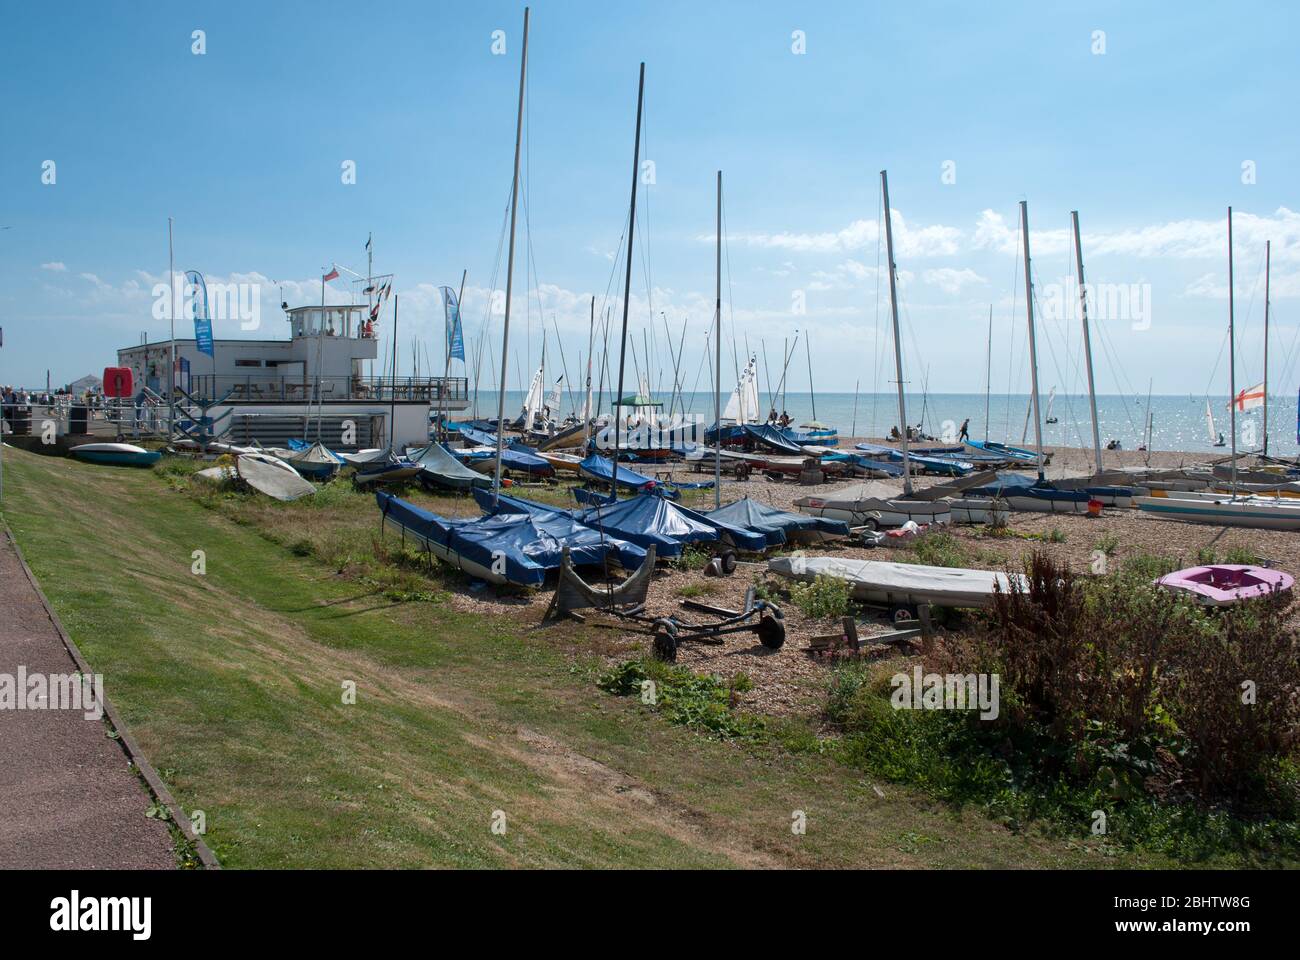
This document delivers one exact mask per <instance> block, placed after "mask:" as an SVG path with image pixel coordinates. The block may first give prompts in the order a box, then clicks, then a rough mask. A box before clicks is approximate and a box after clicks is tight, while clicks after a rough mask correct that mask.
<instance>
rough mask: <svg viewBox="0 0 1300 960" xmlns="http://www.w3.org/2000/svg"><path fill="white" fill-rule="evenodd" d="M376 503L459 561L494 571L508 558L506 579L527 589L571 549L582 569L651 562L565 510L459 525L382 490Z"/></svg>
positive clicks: (509, 515)
mask: <svg viewBox="0 0 1300 960" xmlns="http://www.w3.org/2000/svg"><path fill="white" fill-rule="evenodd" d="M476 492H477V491H476ZM375 501H376V502H377V503H378V505H379V509H380V510H381V511H382V512H383V514H384V517H385V518H387V519H390V520H393V521H394V522H396V523H398V524H399V525H400V526H402V527H403V528H405V529H407V530H409V531H410V532H411V534H412V535H413V536H416V537H421V538H423V539H426V540H428V541H430V542H431V543H436V544H438V545H439V546H441V547H444V548H445V549H447V550H448V551H450V552H451V553H453V554H455V555H457V556H462V557H464V558H465V559H467V560H471V561H473V562H474V563H477V564H479V565H480V566H483V567H487V568H489V569H490V568H491V567H492V564H493V561H494V560H495V559H496V557H497V556H498V555H499V556H501V557H503V558H504V559H505V565H506V569H505V574H504V576H505V578H506V579H507V580H509V581H510V582H511V583H517V584H520V585H521V586H537V585H538V584H540V583H542V582H543V581H544V580H545V579H546V574H547V572H548V571H550V570H558V569H559V568H560V555H561V551H562V549H563V548H564V547H566V546H567V547H568V548H569V555H570V556H571V557H572V558H573V562H574V563H575V564H578V565H582V564H598V563H603V562H604V561H605V560H606V559H616V560H618V562H619V563H620V564H622V565H623V566H624V567H627V568H629V569H633V568H635V567H636V566H638V565H639V564H640V563H641V562H642V561H643V560H644V559H645V551H644V550H642V549H641V548H640V547H638V546H636V545H635V544H632V543H628V542H626V541H624V540H620V539H618V538H616V537H612V536H608V535H606V536H603V537H602V536H601V534H600V533H599V532H598V531H596V530H592V529H591V528H590V527H587V526H584V525H583V524H581V523H579V522H578V521H577V520H575V519H574V518H573V517H572V516H569V515H568V514H565V513H563V512H561V511H554V512H551V513H546V514H534V513H500V514H495V515H492V516H483V517H477V518H475V519H472V520H453V519H449V518H447V517H440V516H438V515H437V514H436V513H430V512H429V511H427V510H421V509H420V508H419V507H417V506H415V505H414V504H410V503H407V502H406V501H405V500H401V499H399V498H397V497H394V496H392V495H391V494H387V493H383V492H382V491H380V492H376V494H375Z"/></svg>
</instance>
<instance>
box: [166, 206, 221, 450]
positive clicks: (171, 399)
mask: <svg viewBox="0 0 1300 960" xmlns="http://www.w3.org/2000/svg"><path fill="white" fill-rule="evenodd" d="M167 302H168V303H170V304H171V309H169V310H168V311H167V313H168V315H169V317H170V319H171V330H172V335H171V355H172V356H171V366H170V367H168V372H167V409H168V411H170V412H169V413H168V416H167V436H168V437H169V438H170V437H171V435H172V434H173V433H174V432H175V430H176V265H175V259H174V258H173V257H172V218H171V217H168V218H167ZM212 389H213V391H215V390H216V389H217V386H216V384H213V385H212ZM215 396H216V393H215V392H214V393H213V397H214V398H215Z"/></svg>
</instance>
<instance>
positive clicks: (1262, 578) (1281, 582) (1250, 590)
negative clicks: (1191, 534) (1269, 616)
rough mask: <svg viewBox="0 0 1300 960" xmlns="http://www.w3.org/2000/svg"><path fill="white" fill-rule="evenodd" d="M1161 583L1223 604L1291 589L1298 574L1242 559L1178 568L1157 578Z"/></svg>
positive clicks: (1211, 603) (1208, 602) (1209, 602)
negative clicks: (1239, 561) (1232, 561)
mask: <svg viewBox="0 0 1300 960" xmlns="http://www.w3.org/2000/svg"><path fill="white" fill-rule="evenodd" d="M1155 582H1156V584H1157V585H1158V586H1161V587H1167V588H1168V589H1170V590H1181V591H1182V592H1184V593H1190V594H1191V595H1192V596H1194V597H1195V598H1196V599H1197V600H1198V601H1199V602H1201V603H1202V604H1204V605H1205V606H1208V607H1223V606H1227V605H1228V604H1230V603H1237V602H1238V601H1241V600H1251V599H1254V598H1256V597H1267V596H1269V595H1270V594H1272V593H1273V592H1274V591H1277V592H1279V593H1280V592H1282V591H1285V590H1290V589H1291V587H1292V585H1293V584H1294V583H1295V577H1293V576H1291V574H1289V573H1283V572H1282V571H1281V570H1270V569H1268V568H1267V567H1253V566H1250V565H1248V564H1240V563H1216V564H1211V565H1210V566H1205V567H1188V568H1187V569H1186V570H1175V571H1174V572H1173V573H1168V574H1165V575H1164V576H1163V577H1161V578H1160V579H1158V580H1156V581H1155Z"/></svg>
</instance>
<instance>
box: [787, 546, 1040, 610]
mask: <svg viewBox="0 0 1300 960" xmlns="http://www.w3.org/2000/svg"><path fill="white" fill-rule="evenodd" d="M767 569H768V572H769V573H775V574H777V575H778V576H782V577H789V578H790V579H792V580H803V581H809V580H815V579H817V578H818V577H835V578H836V579H838V580H847V581H848V582H849V587H850V589H851V591H852V593H853V597H854V599H855V600H863V601H866V602H868V603H880V604H888V605H890V606H914V605H916V604H918V603H933V604H936V605H938V606H944V607H986V606H988V605H989V604H990V603H991V602H992V598H993V590H994V587H995V585H996V586H997V587H998V588H1000V589H1001V590H1002V591H1003V592H1004V593H1005V592H1008V591H1010V589H1011V583H1010V581H1009V580H1008V578H1007V575H1006V574H1005V573H999V572H997V571H995V570H969V569H966V568H963V567H927V566H922V565H921V564H916V563H891V562H890V561H887V560H849V559H842V558H839V557H799V556H791V557H775V558H773V559H771V560H769V561H767ZM1015 576H1016V578H1017V580H1018V581H1019V583H1020V585H1021V586H1022V587H1024V586H1026V583H1025V580H1024V578H1023V577H1021V576H1020V575H1019V574H1016V575H1015Z"/></svg>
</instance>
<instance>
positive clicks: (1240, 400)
mask: <svg viewBox="0 0 1300 960" xmlns="http://www.w3.org/2000/svg"><path fill="white" fill-rule="evenodd" d="M1263 405H1264V385H1263V384H1262V383H1257V384H1255V385H1254V386H1253V387H1247V388H1246V389H1245V390H1242V391H1241V392H1240V393H1238V394H1237V398H1236V399H1235V400H1233V401H1232V403H1230V404H1229V405H1228V406H1229V408H1231V407H1233V406H1235V407H1236V408H1237V412H1238V413H1245V412H1246V411H1247V410H1254V409H1255V408H1256V407H1262V406H1263Z"/></svg>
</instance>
